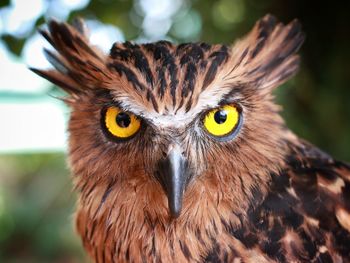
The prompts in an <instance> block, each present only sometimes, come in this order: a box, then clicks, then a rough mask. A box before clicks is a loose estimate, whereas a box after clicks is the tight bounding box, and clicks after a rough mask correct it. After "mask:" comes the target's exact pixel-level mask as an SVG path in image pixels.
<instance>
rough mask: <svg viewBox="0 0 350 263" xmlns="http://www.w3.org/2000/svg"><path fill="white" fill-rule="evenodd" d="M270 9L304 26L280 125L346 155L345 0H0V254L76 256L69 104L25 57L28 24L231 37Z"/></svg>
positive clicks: (124, 35)
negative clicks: (55, 22)
mask: <svg viewBox="0 0 350 263" xmlns="http://www.w3.org/2000/svg"><path fill="white" fill-rule="evenodd" d="M266 13H271V14H274V15H276V16H277V17H278V18H279V19H280V20H281V21H282V22H285V23H286V22H289V21H291V20H292V19H294V18H298V19H299V20H300V21H301V23H302V25H303V29H304V31H305V32H306V35H307V38H306V42H305V44H304V45H303V47H302V49H301V55H302V65H301V70H300V72H299V74H298V75H297V76H296V77H295V78H293V79H292V80H290V81H289V82H288V83H286V84H284V85H283V86H282V87H280V88H279V89H278V90H277V91H276V95H277V100H278V103H279V104H281V105H282V106H283V108H284V111H283V113H282V114H283V116H284V117H285V119H286V121H287V124H288V125H289V127H290V128H291V129H292V130H293V131H295V132H296V133H297V134H298V135H299V136H301V137H303V138H306V139H307V140H309V141H311V142H312V143H314V144H316V145H318V146H320V147H321V148H323V149H324V150H326V151H328V152H329V153H331V154H332V155H333V156H335V157H336V158H338V159H342V160H346V161H349V160H350V101H349V99H350V87H349V83H350V63H349V61H350V19H349V14H350V8H349V3H346V2H345V1H344V2H343V4H341V2H332V3H330V2H323V1H322V2H321V1H302V0H297V1H295V0H288V1H287V0H285V1H280V0H279V1H278V0H265V1H261V0H217V1H209V0H193V1H190V0H134V1H128V0H119V1H116V0H94V1H90V0H13V1H4V0H1V1H0V123H1V125H0V135H1V136H0V262H84V261H86V257H85V256H84V253H83V251H82V248H81V245H80V241H79V239H78V238H77V236H76V235H75V234H74V230H73V229H74V228H73V224H72V220H71V219H72V215H73V211H74V201H75V195H74V193H73V192H72V190H71V188H72V185H71V182H70V177H69V171H68V169H67V168H66V163H65V144H64V142H65V140H66V134H65V127H66V120H67V116H68V113H69V109H67V108H65V106H64V105H62V104H61V103H60V102H59V101H57V100H55V99H54V98H53V97H55V96H57V95H60V94H61V93H60V91H59V90H58V89H57V88H55V87H53V86H52V85H50V84H49V83H48V82H46V81H44V80H41V79H39V78H37V77H36V76H34V75H33V74H32V73H30V72H29V71H28V70H27V69H26V65H31V66H36V67H47V66H48V64H47V63H46V62H45V59H44V57H43V56H42V54H41V49H42V47H43V46H44V45H46V46H47V44H46V43H45V42H44V41H43V40H42V38H41V37H39V36H38V34H37V32H36V28H37V27H38V26H41V25H42V24H44V23H45V21H46V20H47V19H48V18H50V17H56V18H57V19H59V20H68V21H70V20H71V19H72V18H73V17H76V16H82V17H84V18H86V19H87V21H88V25H89V27H90V28H91V37H92V42H93V43H95V44H97V45H100V46H101V48H102V49H104V50H106V51H107V50H108V48H109V46H110V45H111V43H112V42H114V41H124V40H133V41H138V42H145V41H154V40H158V39H169V40H171V41H174V42H186V41H198V40H201V41H207V42H209V43H226V44H229V43H232V42H233V41H234V40H235V39H236V38H238V37H240V36H242V35H243V34H245V33H246V32H248V31H249V29H251V27H252V26H253V24H254V23H255V21H256V20H257V19H259V18H260V17H262V16H263V15H265V14H266Z"/></svg>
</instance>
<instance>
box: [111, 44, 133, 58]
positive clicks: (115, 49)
mask: <svg viewBox="0 0 350 263" xmlns="http://www.w3.org/2000/svg"><path fill="white" fill-rule="evenodd" d="M119 46H120V44H119V43H114V44H113V46H112V48H111V50H110V53H109V55H110V56H111V58H113V59H119V60H121V61H128V59H129V57H130V51H129V50H128V49H121V48H120V47H119Z"/></svg>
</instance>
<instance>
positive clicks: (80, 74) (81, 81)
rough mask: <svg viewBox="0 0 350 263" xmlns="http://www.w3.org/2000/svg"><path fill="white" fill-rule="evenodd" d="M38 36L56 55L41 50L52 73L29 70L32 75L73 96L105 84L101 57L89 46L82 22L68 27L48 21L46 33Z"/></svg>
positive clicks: (103, 57)
mask: <svg viewBox="0 0 350 263" xmlns="http://www.w3.org/2000/svg"><path fill="white" fill-rule="evenodd" d="M39 32H40V33H41V35H42V36H43V37H44V38H45V39H46V40H47V41H48V42H49V43H50V44H51V46H52V47H53V48H54V49H55V51H56V52H54V51H50V50H48V49H44V54H45V56H46V59H47V60H48V61H49V62H50V63H51V64H52V66H53V67H54V68H55V70H41V69H34V68H30V70H32V71H33V72H34V73H36V74H38V75H40V76H41V77H44V78H46V79H47V80H49V81H51V82H52V83H54V84H56V85H57V86H59V87H61V88H62V89H63V90H65V91H66V92H68V93H69V94H70V95H74V96H78V95H80V94H84V93H87V92H89V91H91V90H92V89H94V88H96V87H102V86H103V85H102V84H103V82H104V81H106V78H107V81H108V79H109V77H108V69H107V68H106V65H105V64H106V63H105V56H104V55H102V53H101V52H100V51H99V50H98V49H96V48H95V47H93V46H91V45H90V43H89V40H88V30H87V27H86V26H85V23H84V21H83V20H82V19H76V20H74V22H73V25H72V26H71V25H69V24H67V23H61V22H58V21H56V20H50V21H49V22H48V30H43V29H40V30H39Z"/></svg>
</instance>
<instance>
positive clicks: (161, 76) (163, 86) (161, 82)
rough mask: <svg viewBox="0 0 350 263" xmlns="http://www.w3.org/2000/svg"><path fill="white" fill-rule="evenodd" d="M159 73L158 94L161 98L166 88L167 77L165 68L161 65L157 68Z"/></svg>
mask: <svg viewBox="0 0 350 263" xmlns="http://www.w3.org/2000/svg"><path fill="white" fill-rule="evenodd" d="M156 71H157V75H158V81H159V88H158V95H159V97H160V98H161V99H163V97H164V94H165V89H166V85H167V83H166V79H165V74H164V69H163V68H162V67H160V66H158V67H157V69H156Z"/></svg>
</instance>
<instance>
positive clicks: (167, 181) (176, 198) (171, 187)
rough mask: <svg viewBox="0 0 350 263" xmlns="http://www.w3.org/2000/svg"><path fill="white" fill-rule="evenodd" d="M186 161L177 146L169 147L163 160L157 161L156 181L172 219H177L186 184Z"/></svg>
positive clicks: (187, 176)
mask: <svg viewBox="0 0 350 263" xmlns="http://www.w3.org/2000/svg"><path fill="white" fill-rule="evenodd" d="M188 170H189V169H188V165H187V160H186V159H185V157H184V156H183V155H182V153H181V149H180V147H179V146H171V147H170V148H169V151H168V155H167V157H166V158H165V159H163V160H161V161H159V164H158V174H157V179H158V180H159V181H160V183H161V185H162V186H163V189H164V191H165V193H166V195H167V197H168V207H169V211H170V215H171V216H172V217H173V218H177V217H179V215H180V213H181V208H182V199H183V194H184V190H185V187H186V185H187V183H188V179H189V172H188Z"/></svg>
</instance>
